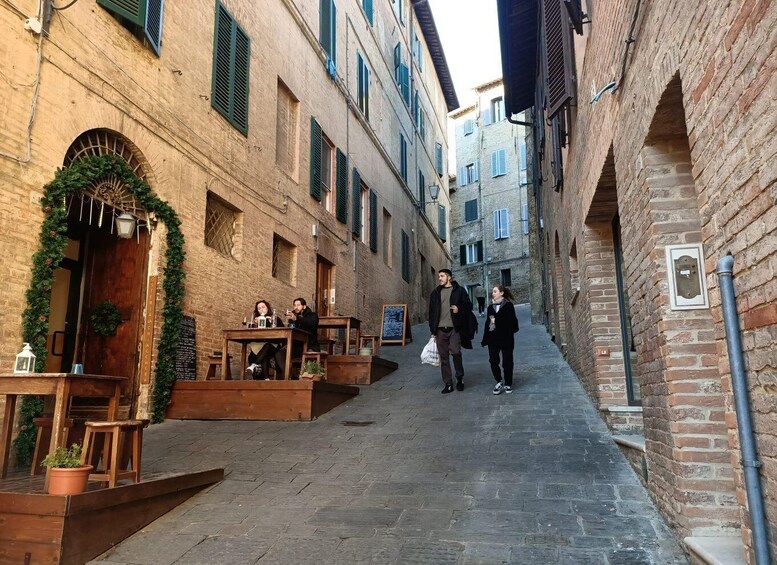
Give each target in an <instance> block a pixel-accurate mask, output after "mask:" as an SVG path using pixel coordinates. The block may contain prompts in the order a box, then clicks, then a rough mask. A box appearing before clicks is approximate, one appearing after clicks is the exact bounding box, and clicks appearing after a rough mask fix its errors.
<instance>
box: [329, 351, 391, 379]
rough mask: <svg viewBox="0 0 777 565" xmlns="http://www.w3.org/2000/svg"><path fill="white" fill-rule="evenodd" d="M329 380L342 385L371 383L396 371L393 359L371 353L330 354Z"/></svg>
mask: <svg viewBox="0 0 777 565" xmlns="http://www.w3.org/2000/svg"><path fill="white" fill-rule="evenodd" d="M327 363H328V369H329V371H328V374H327V382H330V383H335V384H342V385H370V384H372V383H374V382H377V381H379V380H380V379H382V378H383V377H385V376H386V375H388V374H389V373H391V372H393V371H396V370H397V367H399V365H397V364H396V363H394V362H393V361H389V360H387V359H383V358H382V357H377V356H370V355H330V356H329V359H328V361H327Z"/></svg>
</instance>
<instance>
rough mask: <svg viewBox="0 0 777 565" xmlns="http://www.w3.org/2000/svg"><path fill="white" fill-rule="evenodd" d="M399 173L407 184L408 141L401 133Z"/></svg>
mask: <svg viewBox="0 0 777 565" xmlns="http://www.w3.org/2000/svg"><path fill="white" fill-rule="evenodd" d="M399 174H400V175H401V176H402V180H403V181H405V183H406V184H407V141H405V136H404V135H402V134H401V133H400V134H399Z"/></svg>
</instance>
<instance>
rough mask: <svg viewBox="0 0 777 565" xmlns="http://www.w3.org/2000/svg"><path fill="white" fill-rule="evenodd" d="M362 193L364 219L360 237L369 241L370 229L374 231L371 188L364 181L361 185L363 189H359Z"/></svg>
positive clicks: (361, 204) (361, 205)
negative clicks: (371, 212)
mask: <svg viewBox="0 0 777 565" xmlns="http://www.w3.org/2000/svg"><path fill="white" fill-rule="evenodd" d="M357 192H359V193H360V197H361V202H360V207H361V211H362V220H361V227H362V231H361V234H359V239H361V242H362V243H367V242H368V241H367V238H368V237H369V233H368V230H370V231H372V225H371V224H372V218H371V214H370V193H371V191H370V189H369V188H367V187H366V186H365V185H364V183H362V185H361V190H360V191H357Z"/></svg>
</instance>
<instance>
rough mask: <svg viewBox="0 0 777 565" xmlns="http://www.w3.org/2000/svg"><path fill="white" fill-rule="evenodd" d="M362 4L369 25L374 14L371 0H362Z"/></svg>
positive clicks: (372, 22)
mask: <svg viewBox="0 0 777 565" xmlns="http://www.w3.org/2000/svg"><path fill="white" fill-rule="evenodd" d="M362 6H364V13H365V14H366V15H367V19H368V20H369V22H370V25H374V24H375V21H374V14H373V9H372V0H363V2H362Z"/></svg>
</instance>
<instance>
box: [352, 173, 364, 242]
mask: <svg viewBox="0 0 777 565" xmlns="http://www.w3.org/2000/svg"><path fill="white" fill-rule="evenodd" d="M361 186H362V177H361V175H360V174H359V169H357V168H356V167H354V168H353V180H352V182H351V187H352V189H351V214H352V216H353V224H352V225H351V234H352V235H353V236H354V237H357V238H358V237H361V235H362V193H361Z"/></svg>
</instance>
